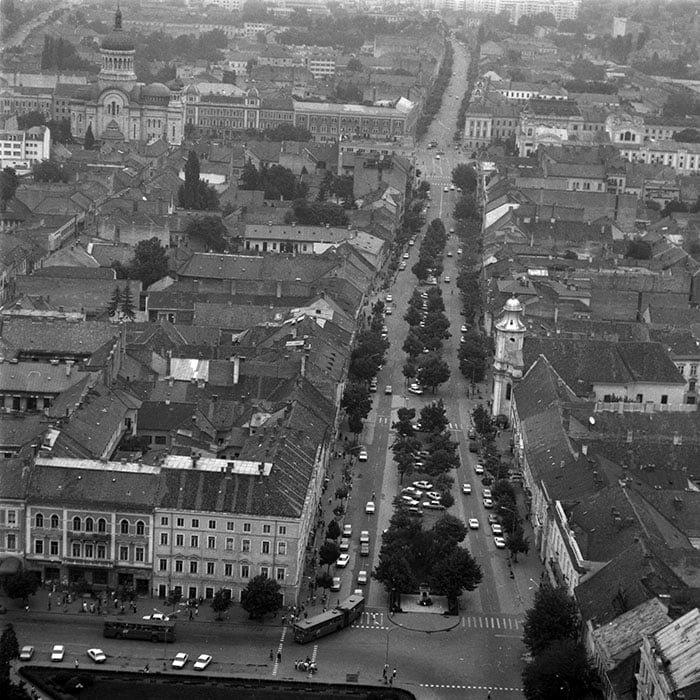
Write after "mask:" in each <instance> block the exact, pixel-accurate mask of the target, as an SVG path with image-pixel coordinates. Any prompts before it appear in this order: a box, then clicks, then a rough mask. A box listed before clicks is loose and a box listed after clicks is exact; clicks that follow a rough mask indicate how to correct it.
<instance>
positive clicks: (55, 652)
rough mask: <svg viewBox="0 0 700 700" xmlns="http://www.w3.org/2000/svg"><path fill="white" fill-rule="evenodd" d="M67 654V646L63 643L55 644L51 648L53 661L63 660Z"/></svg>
mask: <svg viewBox="0 0 700 700" xmlns="http://www.w3.org/2000/svg"><path fill="white" fill-rule="evenodd" d="M65 655H66V648H65V647H64V646H63V644H54V645H53V648H52V649H51V661H63V657H64V656H65Z"/></svg>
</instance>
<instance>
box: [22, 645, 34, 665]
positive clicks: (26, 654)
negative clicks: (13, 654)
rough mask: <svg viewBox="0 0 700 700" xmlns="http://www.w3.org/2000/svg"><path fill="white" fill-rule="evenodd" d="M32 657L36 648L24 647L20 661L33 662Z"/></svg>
mask: <svg viewBox="0 0 700 700" xmlns="http://www.w3.org/2000/svg"><path fill="white" fill-rule="evenodd" d="M32 656H34V647H33V646H29V645H28V646H26V647H22V648H21V649H20V652H19V660H20V661H31V660H32Z"/></svg>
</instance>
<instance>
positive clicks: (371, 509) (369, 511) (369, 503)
mask: <svg viewBox="0 0 700 700" xmlns="http://www.w3.org/2000/svg"><path fill="white" fill-rule="evenodd" d="M374 511H375V507H374V501H367V504H366V505H365V513H367V515H374Z"/></svg>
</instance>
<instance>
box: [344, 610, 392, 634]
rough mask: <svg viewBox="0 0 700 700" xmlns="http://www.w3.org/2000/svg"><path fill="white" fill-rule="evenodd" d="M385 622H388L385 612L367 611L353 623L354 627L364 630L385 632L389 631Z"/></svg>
mask: <svg viewBox="0 0 700 700" xmlns="http://www.w3.org/2000/svg"><path fill="white" fill-rule="evenodd" d="M385 622H386V620H385V618H384V613H383V612H381V611H377V612H372V611H371V610H365V612H363V613H362V615H361V616H360V617H359V618H358V619H357V622H355V623H353V625H352V626H353V627H356V628H357V629H363V630H368V629H374V630H385V629H388V625H386V624H385Z"/></svg>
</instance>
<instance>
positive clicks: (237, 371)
mask: <svg viewBox="0 0 700 700" xmlns="http://www.w3.org/2000/svg"><path fill="white" fill-rule="evenodd" d="M231 362H233V384H234V386H235V385H236V384H238V381H239V379H240V376H241V358H240V357H239V356H238V355H234V356H233V357H232V358H231Z"/></svg>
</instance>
